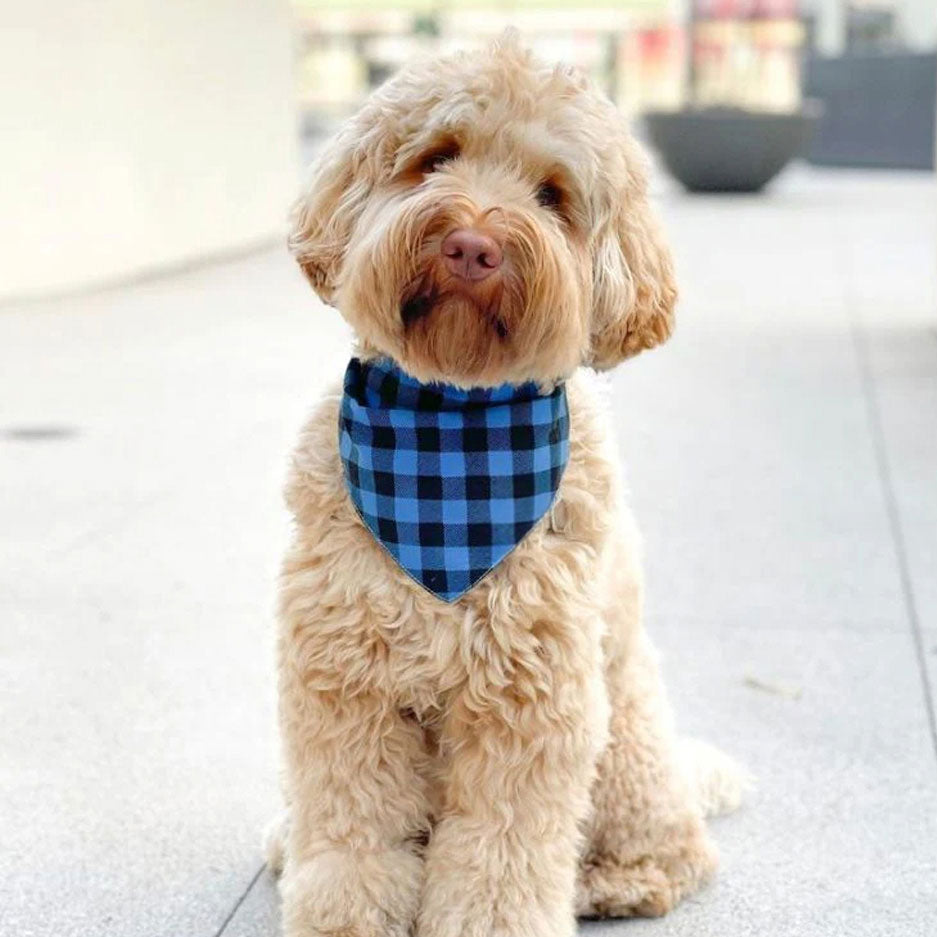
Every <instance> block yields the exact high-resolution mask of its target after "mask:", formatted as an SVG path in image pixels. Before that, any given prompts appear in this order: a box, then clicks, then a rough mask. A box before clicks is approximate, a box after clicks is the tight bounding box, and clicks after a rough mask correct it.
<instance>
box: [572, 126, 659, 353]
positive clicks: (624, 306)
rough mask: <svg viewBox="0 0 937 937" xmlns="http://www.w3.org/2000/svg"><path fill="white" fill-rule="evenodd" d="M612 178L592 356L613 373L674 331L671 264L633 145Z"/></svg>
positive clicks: (603, 221) (599, 249)
mask: <svg viewBox="0 0 937 937" xmlns="http://www.w3.org/2000/svg"><path fill="white" fill-rule="evenodd" d="M621 155H622V156H623V157H624V161H623V164H621V165H619V167H618V168H617V170H615V169H613V170H612V171H611V172H610V173H609V177H610V178H611V183H610V190H609V191H608V193H607V196H606V198H607V202H606V204H605V206H604V207H603V210H602V213H601V215H600V224H599V226H598V230H597V231H596V235H595V239H594V241H593V317H592V355H591V359H590V361H589V363H590V364H591V365H592V366H593V367H595V368H600V369H604V368H611V367H613V366H614V365H616V364H618V363H619V362H620V361H623V360H624V359H625V358H630V357H631V356H632V355H636V354H637V353H638V352H639V351H644V350H645V349H646V348H653V347H654V346H655V345H658V344H660V343H661V342H663V341H666V340H667V339H668V338H669V337H670V333H671V332H672V331H673V317H674V306H675V304H676V301H677V288H676V282H675V279H674V272H673V261H672V260H671V256H670V251H669V249H668V248H667V245H666V243H665V241H664V237H663V233H662V232H661V230H660V227H659V226H658V224H657V220H656V219H655V218H654V216H653V214H652V212H651V207H650V204H649V201H648V185H647V171H646V169H645V165H644V158H643V155H642V154H641V153H640V152H639V151H638V148H637V146H636V145H635V144H633V143H631V142H630V141H626V142H625V143H624V145H623V153H622V154H621Z"/></svg>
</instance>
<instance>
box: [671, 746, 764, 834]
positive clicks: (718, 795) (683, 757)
mask: <svg viewBox="0 0 937 937" xmlns="http://www.w3.org/2000/svg"><path fill="white" fill-rule="evenodd" d="M677 751H678V756H679V759H680V766H681V768H682V770H683V773H684V776H685V778H686V781H687V784H688V786H689V788H690V792H691V794H692V795H693V797H694V799H695V800H696V803H697V805H698V806H699V809H700V812H701V813H702V814H703V816H704V817H718V816H722V814H725V813H732V811H733V810H737V809H738V808H739V806H740V804H741V803H742V798H743V796H744V795H745V793H746V791H749V790H751V788H752V787H753V786H754V778H753V777H752V775H751V774H750V773H749V772H748V771H747V770H746V769H745V768H743V767H742V765H740V764H739V763H738V762H737V761H736V760H735V759H734V758H732V757H730V756H729V755H727V754H726V753H725V752H722V751H720V750H719V749H718V748H716V747H715V746H714V745H710V744H709V743H708V742H702V741H700V740H699V739H689V738H684V739H680V743H679V746H678V749H677Z"/></svg>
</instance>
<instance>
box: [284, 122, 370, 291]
mask: <svg viewBox="0 0 937 937" xmlns="http://www.w3.org/2000/svg"><path fill="white" fill-rule="evenodd" d="M361 124H362V119H361V116H359V118H358V119H356V120H354V121H353V122H352V123H351V124H348V125H346V126H345V128H344V129H343V130H341V131H340V132H339V133H338V135H337V136H335V137H334V138H333V139H332V140H331V141H329V143H327V144H326V147H325V149H324V150H323V152H322V153H321V154H320V155H319V157H318V159H316V161H315V163H314V164H313V166H312V170H311V173H310V177H309V182H308V184H307V185H306V188H305V191H304V192H303V194H302V195H301V196H300V197H299V198H298V199H297V201H296V203H295V204H294V206H293V211H292V213H291V217H290V228H291V230H290V237H289V246H290V250H291V251H292V252H293V255H294V256H295V257H296V260H297V262H298V263H299V265H300V267H302V269H303V273H305V274H306V277H307V278H308V279H309V282H310V283H311V284H312V286H313V289H315V291H316V292H317V293H318V294H319V296H320V298H321V299H322V300H324V301H325V302H327V303H332V302H333V300H334V296H335V291H336V288H337V286H338V276H339V273H340V272H341V267H342V261H343V259H344V257H345V251H346V249H347V247H348V242H349V239H350V238H351V234H352V231H353V230H354V227H355V225H356V224H357V222H358V219H359V218H360V216H361V212H362V210H363V209H364V206H365V204H366V203H367V200H368V196H369V195H370V194H371V190H372V188H373V185H374V177H375V172H374V165H373V159H371V158H369V156H368V153H367V150H366V146H367V142H368V141H366V139H365V133H364V132H363V131H364V130H365V128H364V127H362V126H361Z"/></svg>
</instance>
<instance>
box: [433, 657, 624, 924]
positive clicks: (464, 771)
mask: <svg viewBox="0 0 937 937" xmlns="http://www.w3.org/2000/svg"><path fill="white" fill-rule="evenodd" d="M539 664H541V665H545V666H544V667H543V670H542V672H541V673H538V674H531V673H530V672H527V673H525V674H524V678H525V685H523V686H521V685H508V686H505V685H504V683H503V674H502V681H501V682H500V685H494V684H487V685H485V684H483V682H482V679H479V678H478V677H477V675H476V678H475V679H472V678H470V680H469V684H468V686H467V687H466V688H465V689H464V690H463V691H462V693H461V695H460V696H459V698H458V699H457V700H456V702H455V705H454V707H453V709H452V711H451V713H450V716H449V718H448V720H447V722H446V724H445V727H444V731H443V736H442V739H441V750H442V751H443V752H444V753H445V754H446V756H447V757H448V759H449V762H448V771H447V777H446V785H445V808H444V812H443V815H442V817H441V819H440V820H439V822H438V824H437V826H436V829H435V830H434V832H433V836H432V839H431V841H430V845H429V849H428V852H427V856H426V885H425V890H424V894H423V905H422V908H421V910H420V917H419V924H418V927H417V935H418V937H569V935H571V934H573V933H574V931H575V919H574V916H573V893H574V885H575V874H576V865H577V858H578V853H579V845H580V842H579V840H580V837H579V827H580V823H581V821H582V819H583V817H584V816H585V815H586V814H587V812H588V810H589V786H590V782H591V780H592V778H593V764H594V760H595V757H596V747H597V746H598V745H600V744H601V742H602V737H603V734H604V731H605V726H604V723H605V721H606V715H605V713H606V709H605V704H604V687H603V686H602V684H601V680H599V679H597V678H596V677H595V676H594V675H593V674H592V673H591V672H586V665H585V664H584V667H583V669H582V670H580V671H579V672H578V673H577V672H575V671H574V670H570V669H567V668H564V667H558V668H557V671H556V672H553V673H548V671H549V669H550V662H549V661H547V660H541V661H540V662H539Z"/></svg>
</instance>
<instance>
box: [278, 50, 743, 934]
mask: <svg viewBox="0 0 937 937" xmlns="http://www.w3.org/2000/svg"><path fill="white" fill-rule="evenodd" d="M546 182H549V184H550V186H551V187H552V188H551V190H550V191H551V198H550V199H549V200H548V204H541V202H540V201H538V195H537V193H538V188H539V187H541V186H543V185H544V184H545V183H546ZM554 196H555V197H554ZM463 225H473V226H475V227H478V228H481V229H483V230H485V231H486V232H488V233H490V234H491V235H492V236H494V237H497V238H498V240H499V242H500V243H501V244H502V245H503V248H504V256H505V263H504V267H503V270H501V271H499V273H498V275H497V276H496V277H493V278H491V282H487V281H486V282H485V283H483V284H481V285H476V286H471V287H466V286H465V285H464V284H459V283H457V282H455V281H454V280H452V279H451V278H449V276H448V274H447V273H446V271H445V270H444V269H442V268H441V266H440V265H439V264H438V261H437V257H438V253H439V243H440V239H441V238H442V237H443V236H444V235H445V233H446V231H448V230H450V229H451V228H453V227H456V226H463ZM291 245H292V248H293V250H294V252H295V254H296V256H297V259H298V261H299V263H300V264H301V265H302V267H303V269H304V271H305V272H306V274H307V276H308V278H309V280H310V282H311V283H312V285H313V286H314V287H315V289H316V290H317V291H318V292H319V294H320V295H321V296H322V298H323V299H325V300H326V301H327V302H330V303H333V304H335V305H337V306H338V308H339V309H340V310H341V312H342V314H343V315H344V316H345V317H346V318H347V319H348V321H349V322H350V323H351V325H352V326H353V327H354V329H355V332H356V334H357V337H358V340H359V345H360V348H359V351H360V353H361V354H363V355H365V356H368V355H374V354H388V355H391V356H392V357H394V358H395V359H396V360H397V361H398V362H399V363H400V364H401V365H402V366H403V367H404V368H405V369H406V370H407V371H409V372H410V373H412V374H414V375H415V376H417V377H419V378H421V379H423V380H432V379H444V380H447V381H449V382H453V383H461V384H463V385H489V384H497V383H501V382H502V381H508V380H510V381H521V380H528V379H532V380H536V381H538V382H540V383H542V384H544V385H549V384H551V383H553V382H555V381H557V380H561V379H568V393H569V405H570V413H571V438H570V450H571V451H570V459H569V464H568V467H567V469H566V472H565V474H564V476H563V479H562V483H561V487H560V491H559V494H558V497H557V500H556V503H555V504H554V507H553V509H552V510H551V512H550V514H549V515H548V516H547V517H545V518H544V519H543V520H542V521H541V522H540V523H539V524H538V525H537V526H536V527H535V528H534V530H533V531H531V533H530V534H529V535H528V536H527V537H526V538H525V539H524V540H523V541H522V542H521V544H520V545H519V546H518V547H517V548H516V549H515V550H514V551H513V552H512V553H511V554H510V555H509V556H508V558H507V559H505V560H504V561H503V562H502V563H501V564H500V565H499V566H498V567H497V568H496V569H495V570H494V571H493V573H492V574H490V575H489V576H487V577H486V578H485V579H484V580H482V581H481V582H480V583H479V584H478V585H476V586H475V588H473V589H472V590H470V591H469V592H468V593H467V594H466V595H465V596H464V597H463V598H461V599H460V600H459V601H458V602H456V603H455V604H453V605H447V604H445V603H442V602H440V601H439V600H437V599H435V598H434V597H432V596H431V595H429V594H428V593H426V592H424V591H423V590H421V589H420V588H419V587H418V586H417V585H415V584H414V583H413V581H412V580H410V579H409V578H408V577H407V576H406V575H405V574H404V573H403V572H402V571H401V570H400V569H399V568H397V567H396V565H395V564H394V563H393V561H392V560H391V559H390V558H389V556H388V555H387V553H386V552H385V551H384V550H382V549H381V548H380V547H379V546H378V545H377V543H376V542H375V541H374V539H373V538H372V536H371V534H370V533H369V532H368V531H367V530H366V529H365V527H364V526H363V525H362V523H361V521H360V519H359V517H358V515H357V514H356V512H355V510H354V508H353V507H352V505H351V502H350V500H349V497H348V495H347V492H346V489H345V485H344V482H343V477H342V469H341V464H340V460H339V454H338V452H337V446H336V425H337V418H338V405H339V390H338V388H336V389H335V391H334V393H332V394H330V395H328V396H327V397H326V398H325V399H324V400H323V401H322V402H321V403H320V405H319V406H318V407H317V408H316V410H315V411H314V413H313V414H312V416H311V418H310V419H309V421H308V422H307V424H306V426H305V427H304V429H303V431H302V434H301V436H300V439H299V443H298V446H297V448H296V451H295V455H294V458H293V464H292V470H291V473H290V478H289V482H288V486H287V502H288V505H289V508H290V510H291V511H292V513H293V515H294V517H295V522H296V524H295V535H294V539H293V543H292V546H291V548H290V550H289V553H288V555H287V557H286V559H285V562H284V566H283V575H282V582H281V595H280V638H279V677H280V723H281V733H282V740H283V749H284V761H285V771H284V787H285V795H286V801H287V807H288V821H286V822H284V823H283V824H281V825H279V826H278V827H277V829H276V830H275V832H274V834H273V835H272V836H271V837H270V839H269V852H268V854H269V856H270V858H271V862H272V863H273V864H274V865H275V866H276V867H282V869H283V873H282V880H281V892H282V896H283V920H284V928H285V932H286V934H287V935H288V937H319V935H332V937H339V935H341V937H405V935H409V934H411V933H413V934H416V935H418V937H492V935H498V937H565V935H570V934H572V933H573V932H574V929H575V918H574V915H575V914H577V913H578V914H582V915H631V914H641V915H655V914H662V913H663V912H665V911H667V910H668V909H669V908H670V907H672V906H673V904H674V903H675V902H677V901H678V900H679V899H680V898H681V897H683V896H684V895H686V894H688V893H690V892H692V891H693V890H695V889H697V888H698V887H699V886H700V885H701V884H702V883H703V882H704V881H705V880H706V879H707V878H708V877H709V876H710V874H711V873H712V871H713V868H714V864H715V858H714V851H713V849H712V847H711V845H710V843H709V840H708V838H707V834H706V831H705V828H704V824H703V821H702V811H703V808H704V807H707V806H708V807H712V806H714V805H715V806H718V805H720V804H724V805H730V804H734V803H736V802H737V790H738V789H739V785H740V783H741V774H740V773H739V772H738V770H737V768H736V767H735V765H734V763H732V762H731V761H730V760H729V759H727V758H725V756H721V757H714V756H707V757H704V758H701V759H698V771H697V767H695V764H696V762H695V761H694V758H693V757H692V753H691V755H690V756H689V757H686V756H685V754H681V752H684V753H685V752H686V751H691V750H689V749H681V750H678V746H677V744H676V742H675V739H674V735H673V730H672V728H671V725H670V717H669V713H668V709H667V705H666V702H665V699H664V694H663V691H662V688H661V686H660V682H659V678H658V672H657V665H656V662H655V659H654V655H653V652H652V650H651V648H650V645H649V643H648V641H647V638H646V636H645V634H644V631H643V629H642V625H641V573H640V559H639V558H640V545H639V541H638V536H637V533H636V530H635V527H634V524H633V521H632V518H631V516H630V514H629V512H628V510H627V507H626V505H625V502H624V499H623V496H622V491H621V486H620V483H619V479H618V469H617V466H616V460H615V457H614V450H613V447H612V446H611V445H610V438H611V434H610V431H609V427H608V425H607V420H606V416H605V408H604V406H603V405H602V402H601V395H600V394H598V393H597V392H596V389H595V387H594V384H595V379H594V378H591V377H590V376H589V374H588V372H586V371H583V370H577V368H579V366H580V365H593V366H595V367H601V368H606V367H610V366H612V365H614V364H616V363H617V362H619V361H621V360H622V359H624V358H626V357H628V356H629V355H632V354H635V353H636V352H638V351H641V350H642V349H644V348H649V347H651V346H653V345H655V344H657V343H658V342H660V341H663V340H664V339H665V338H666V337H667V336H668V335H669V333H670V330H671V328H672V323H673V305H674V301H675V297H676V291H675V288H674V283H673V273H672V268H671V261H670V257H669V254H668V252H667V250H666V248H665V246H664V243H663V241H662V239H661V237H660V234H659V233H658V229H657V227H656V224H655V223H654V221H653V219H652V216H651V214H650V209H649V206H648V203H647V184H646V178H645V169H644V164H643V161H642V158H641V156H640V154H639V152H638V150H637V148H636V146H635V144H634V143H633V142H632V140H631V138H630V137H629V136H628V134H627V132H626V130H625V128H624V126H623V124H622V122H621V120H620V118H619V117H618V115H617V113H616V111H615V109H614V108H613V106H612V105H611V104H610V103H609V102H608V101H607V100H605V99H603V98H602V97H601V96H599V95H598V94H597V93H596V92H595V91H594V90H593V89H592V88H591V87H590V86H589V84H588V83H587V82H586V81H585V80H584V79H583V78H582V77H581V76H580V75H578V74H577V73H576V72H574V71H571V70H569V69H565V68H551V67H546V66H543V65H540V64H538V63H537V62H536V61H535V60H534V59H532V57H531V56H530V55H529V54H528V53H526V52H525V51H523V50H522V49H521V48H520V47H519V46H518V44H517V42H516V41H515V40H513V39H510V38H508V39H506V40H504V41H502V42H500V43H497V44H495V45H494V46H492V47H491V48H490V49H488V50H487V51H485V52H483V53H473V54H471V55H458V56H454V57H450V58H446V59H442V60H436V61H434V62H432V63H420V64H416V65H413V66H411V67H409V68H408V69H406V70H404V71H403V72H401V73H400V74H398V75H397V76H396V77H394V78H393V79H392V80H391V81H390V82H389V83H388V84H386V85H385V86H384V87H383V88H381V89H379V90H378V91H377V92H376V93H375V94H374V95H373V96H372V98H371V99H370V100H369V101H368V102H367V103H366V104H365V106H364V107H363V109H362V110H361V111H360V113H359V114H357V115H356V116H355V117H354V118H353V119H352V120H351V122H350V123H349V124H348V125H347V126H346V127H345V128H344V129H343V130H342V131H341V132H340V133H339V135H338V137H337V138H336V139H335V140H334V141H333V142H332V143H331V144H330V146H329V147H328V148H327V149H326V151H325V153H324V154H323V155H322V157H321V158H320V160H319V161H318V164H317V166H316V167H315V169H314V171H313V175H312V181H311V185H310V187H309V190H308V192H307V193H306V194H305V195H304V196H303V197H302V199H301V200H300V201H299V203H298V205H297V208H296V211H295V213H294V233H293V236H292V240H291ZM707 752H711V750H709V749H707ZM700 772H704V773H705V774H706V777H705V778H703V777H697V774H698V773H700ZM715 775H718V777H715ZM706 792H708V794H707V793H706ZM704 795H706V796H709V801H707V802H706V803H702V802H701V798H702V797H703V796H704ZM719 797H721V801H719V804H716V803H715V801H716V800H718V799H719Z"/></svg>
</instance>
